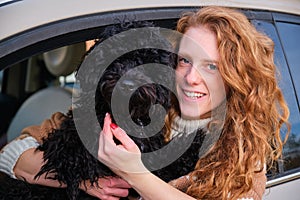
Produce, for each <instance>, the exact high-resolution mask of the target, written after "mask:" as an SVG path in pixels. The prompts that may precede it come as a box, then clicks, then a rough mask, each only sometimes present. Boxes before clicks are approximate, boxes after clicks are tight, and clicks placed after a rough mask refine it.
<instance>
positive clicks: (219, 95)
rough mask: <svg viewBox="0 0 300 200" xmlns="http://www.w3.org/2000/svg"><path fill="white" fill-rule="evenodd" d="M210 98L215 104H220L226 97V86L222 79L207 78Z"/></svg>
mask: <svg viewBox="0 0 300 200" xmlns="http://www.w3.org/2000/svg"><path fill="white" fill-rule="evenodd" d="M206 85H207V87H208V91H209V95H210V100H211V103H212V104H213V105H219V104H220V103H221V102H222V101H223V100H224V99H225V98H226V90H227V89H226V87H225V85H224V83H223V81H222V79H213V80H206Z"/></svg>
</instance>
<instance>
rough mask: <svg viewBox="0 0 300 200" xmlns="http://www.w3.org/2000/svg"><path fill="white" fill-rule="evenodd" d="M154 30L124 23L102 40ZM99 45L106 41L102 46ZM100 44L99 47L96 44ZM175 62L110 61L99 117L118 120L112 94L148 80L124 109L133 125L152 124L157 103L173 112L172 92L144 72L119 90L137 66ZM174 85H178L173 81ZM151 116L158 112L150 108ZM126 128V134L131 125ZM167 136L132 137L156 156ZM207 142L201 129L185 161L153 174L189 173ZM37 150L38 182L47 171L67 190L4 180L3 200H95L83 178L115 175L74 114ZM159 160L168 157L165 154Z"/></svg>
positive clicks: (162, 55) (164, 58)
mask: <svg viewBox="0 0 300 200" xmlns="http://www.w3.org/2000/svg"><path fill="white" fill-rule="evenodd" d="M149 26H153V24H152V23H150V22H126V23H120V24H118V25H114V26H111V27H109V28H107V29H106V30H105V31H104V34H103V35H102V37H101V38H102V40H103V39H105V38H108V37H110V36H112V35H115V34H117V33H120V32H122V31H126V30H129V29H132V28H140V27H149ZM155 37H157V36H155ZM154 41H155V42H162V41H161V40H157V38H155V40H154V39H153V40H149V41H148V42H154ZM100 42H101V41H99V42H98V43H100ZM98 43H96V45H95V46H97V45H98ZM173 58H174V55H173V54H172V53H169V52H167V51H164V50H159V49H153V48H145V49H138V50H135V51H132V52H129V53H126V54H124V55H122V56H121V57H119V58H118V59H116V60H115V61H114V62H113V63H111V64H110V66H109V67H108V68H107V69H106V70H105V72H104V73H103V76H102V77H101V79H100V81H99V83H98V86H97V90H96V95H95V102H96V105H95V109H96V115H97V117H98V122H99V123H100V124H101V126H103V119H104V116H105V114H106V113H107V112H109V113H111V114H112V117H113V113H112V112H111V96H112V92H113V90H114V89H117V90H119V92H120V93H122V92H123V93H124V95H126V94H127V93H128V92H130V90H131V89H132V88H131V86H132V85H135V84H136V82H145V83H146V84H145V85H143V86H142V87H139V88H138V89H137V90H136V91H135V92H134V93H133V95H132V96H131V98H130V102H129V106H128V107H127V106H124V108H125V109H129V111H130V116H131V120H132V121H134V122H135V123H136V124H138V125H139V126H146V125H148V124H150V123H151V119H150V117H149V112H150V111H149V110H150V107H151V105H154V104H160V105H162V106H163V107H164V108H165V109H166V110H168V109H169V108H170V106H171V101H170V96H171V95H172V94H171V92H170V91H169V90H168V89H167V88H165V87H164V86H162V85H159V84H155V83H151V78H150V77H147V76H146V75H145V74H143V72H142V71H140V70H139V71H130V73H129V76H128V77H129V78H128V79H126V80H124V81H123V82H122V83H121V84H119V88H115V86H116V84H117V82H118V81H119V79H120V78H121V77H122V76H123V75H124V74H125V73H126V72H129V70H131V69H134V68H135V67H137V66H140V65H143V64H147V63H160V64H164V65H169V66H170V63H172V62H170V61H171V60H172V59H173ZM130 77H134V79H130ZM166 78H168V77H166ZM147 80H148V81H147ZM170 81H172V82H174V80H170ZM151 112H156V111H155V110H151ZM87 123H88V122H87ZM125 126H126V125H125ZM122 128H123V129H125V130H127V127H122ZM130 130H132V129H130ZM164 132H165V127H164V128H163V129H162V130H161V131H160V132H159V133H157V134H156V135H154V136H151V137H145V138H138V137H133V136H131V137H132V139H133V140H134V141H135V143H136V144H137V145H138V146H139V147H140V150H141V151H142V152H153V151H155V150H158V149H161V148H162V147H164V146H165V145H167V144H166V143H165V142H164V135H163V133H164ZM183 135H184V134H183ZM203 138H204V134H202V132H201V130H198V133H197V134H196V137H195V138H194V141H193V143H192V145H191V146H190V147H189V149H188V150H187V151H186V152H185V153H184V154H183V155H182V156H181V157H180V158H178V159H177V160H176V161H175V162H173V163H172V164H170V165H169V166H167V167H164V168H162V169H159V170H156V171H154V172H153V173H154V174H156V175H157V176H159V177H160V178H161V179H163V180H164V181H167V182H168V181H170V180H173V179H176V178H178V177H180V176H183V175H186V174H188V173H189V172H190V171H192V170H193V168H194V166H195V164H196V162H197V160H198V153H199V148H200V146H201V143H202V141H203ZM182 139H183V138H182V137H178V138H174V139H173V142H174V141H175V143H176V144H177V146H178V147H179V148H180V143H181V140H182ZM38 149H39V150H41V151H43V152H44V160H45V164H44V165H43V167H42V168H41V170H40V172H39V173H38V174H37V175H36V178H39V176H41V175H42V174H44V173H46V174H47V177H48V178H50V179H55V180H58V181H59V182H61V183H64V184H67V188H66V189H58V188H50V187H44V186H38V185H30V184H28V183H26V182H23V181H19V180H12V179H9V178H7V177H5V176H2V179H0V184H2V183H4V182H5V183H4V187H1V188H3V190H2V189H0V196H1V197H0V199H64V198H66V195H67V196H68V197H69V198H70V199H94V197H90V196H88V195H86V194H83V192H82V191H80V190H79V189H78V187H79V184H80V183H81V182H82V181H83V180H90V183H91V184H92V185H94V186H96V187H97V180H98V179H99V178H100V177H106V176H115V175H114V173H113V172H112V171H111V170H110V169H109V168H108V167H106V166H105V165H104V164H102V163H101V162H99V161H98V160H97V159H96V158H95V157H94V156H93V155H92V154H91V153H90V152H89V151H88V150H87V149H86V148H85V146H84V145H83V143H82V141H81V139H80V137H79V135H78V132H77V130H76V127H75V122H74V116H73V112H72V111H69V112H68V114H67V118H66V119H65V120H64V121H63V123H62V125H61V127H60V129H58V130H55V131H54V132H53V133H51V134H49V136H48V137H47V138H45V139H44V141H43V144H42V145H41V146H39V147H38ZM159 156H160V157H163V155H159ZM151 162H155V158H153V160H151V161H150V162H149V163H151ZM5 180H7V181H5ZM1 186H2V185H1ZM10 187H11V188H10ZM24 188H25V190H24ZM7 191H9V193H7ZM21 191H22V192H21ZM23 191H27V192H23ZM13 193H14V194H13ZM131 194H134V193H131Z"/></svg>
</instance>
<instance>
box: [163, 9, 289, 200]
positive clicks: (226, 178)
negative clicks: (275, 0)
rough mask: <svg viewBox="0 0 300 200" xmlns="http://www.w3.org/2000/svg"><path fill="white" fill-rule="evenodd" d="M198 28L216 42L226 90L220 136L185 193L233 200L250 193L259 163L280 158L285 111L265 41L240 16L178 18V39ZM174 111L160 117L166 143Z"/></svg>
mask: <svg viewBox="0 0 300 200" xmlns="http://www.w3.org/2000/svg"><path fill="white" fill-rule="evenodd" d="M199 25H201V26H203V27H205V28H208V29H209V30H211V31H212V32H213V33H214V34H215V35H216V37H217V48H218V51H219V55H220V59H219V65H218V68H219V72H220V74H221V76H222V78H223V80H224V83H225V85H226V86H227V87H228V88H229V90H228V94H227V103H226V116H225V121H224V126H223V129H222V134H221V136H220V138H219V139H218V141H217V142H216V144H214V146H213V147H212V148H211V149H210V150H209V152H208V153H207V154H206V155H205V156H204V157H201V158H200V159H199V161H198V163H197V165H196V167H195V170H194V171H193V172H191V174H190V177H193V179H192V180H191V185H190V186H189V187H188V189H187V191H186V193H187V194H189V195H190V196H193V197H195V198H197V199H237V198H239V197H242V196H243V195H245V194H246V193H247V192H248V191H249V190H250V189H251V188H252V186H253V176H254V174H255V173H258V172H261V171H262V170H263V167H264V166H263V164H262V163H265V164H267V165H268V166H271V165H272V163H273V162H274V161H276V160H277V159H278V158H279V157H280V156H281V153H282V148H283V144H284V141H283V140H282V139H281V137H280V129H281V127H282V126H283V124H286V126H287V127H288V132H289V123H288V117H289V110H288V106H287V104H286V102H285V100H284V97H283V94H282V92H281V90H280V88H279V86H278V84H277V79H276V76H277V71H276V66H275V64H274V58H273V54H274V43H273V41H272V40H271V39H270V38H269V37H267V36H266V35H264V34H263V33H260V32H258V31H257V30H256V29H255V27H254V26H253V25H252V24H251V23H250V22H249V21H248V19H247V17H246V16H245V15H244V14H242V13H241V12H239V11H237V10H234V9H231V8H224V7H217V6H209V7H204V8H202V9H200V10H199V11H198V12H191V13H186V14H184V16H182V17H181V18H180V20H179V21H178V24H177V30H178V31H179V32H180V33H183V34H184V33H185V32H186V31H187V30H188V29H189V28H190V27H197V26H199ZM179 112H180V111H178V106H177V105H176V106H175V108H173V109H171V111H170V112H169V114H168V116H167V118H166V127H167V129H168V131H167V133H166V137H167V138H168V137H169V135H170V129H171V122H172V120H173V119H174V117H175V116H176V115H178V113H179ZM287 135H288V134H287ZM285 139H287V138H285ZM259 163H261V165H259V166H258V164H259Z"/></svg>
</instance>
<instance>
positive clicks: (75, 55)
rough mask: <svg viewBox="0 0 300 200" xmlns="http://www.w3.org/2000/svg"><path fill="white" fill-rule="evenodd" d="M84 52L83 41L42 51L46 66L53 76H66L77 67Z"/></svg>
mask: <svg viewBox="0 0 300 200" xmlns="http://www.w3.org/2000/svg"><path fill="white" fill-rule="evenodd" d="M85 52H86V44H85V42H81V43H77V44H73V45H70V46H65V47H61V48H58V49H54V50H52V51H48V52H46V53H43V59H44V61H45V63H46V67H47V69H48V70H49V72H50V73H51V74H53V75H54V76H57V77H59V76H68V75H70V74H71V73H72V72H74V70H75V69H76V68H77V67H78V65H79V64H80V62H81V59H82V57H83V55H84V54H85Z"/></svg>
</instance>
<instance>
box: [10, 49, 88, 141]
mask: <svg viewBox="0 0 300 200" xmlns="http://www.w3.org/2000/svg"><path fill="white" fill-rule="evenodd" d="M85 52H86V46H85V43H78V44H75V45H71V46H68V47H67V48H66V47H62V48H60V49H56V50H53V51H50V52H47V53H44V54H43V59H44V61H45V64H46V67H47V68H48V71H49V72H51V73H52V74H53V75H55V76H57V77H60V76H67V75H69V74H71V73H72V72H73V71H74V70H75V68H76V67H77V66H78V64H79V62H80V60H81V59H82V56H83V55H84V53H85ZM70 66H71V67H70ZM71 105H72V89H71V88H67V87H61V86H51V87H47V88H45V89H42V90H40V91H38V92H36V93H34V94H33V95H31V96H30V97H29V98H27V99H26V100H25V102H24V103H23V104H22V105H21V107H20V108H19V109H18V111H17V113H16V115H15V116H14V118H13V119H12V122H11V124H10V125H9V128H8V130H7V142H10V141H11V140H13V139H14V138H16V137H18V136H19V135H20V133H21V131H22V129H24V128H25V127H27V126H30V125H38V124H40V123H41V122H43V120H45V119H47V118H49V117H51V115H52V114H53V113H54V112H58V111H59V112H63V113H66V112H67V111H68V109H69V108H70V107H71Z"/></svg>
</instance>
